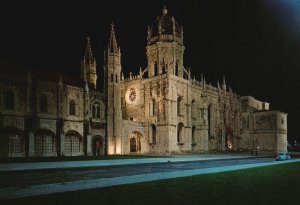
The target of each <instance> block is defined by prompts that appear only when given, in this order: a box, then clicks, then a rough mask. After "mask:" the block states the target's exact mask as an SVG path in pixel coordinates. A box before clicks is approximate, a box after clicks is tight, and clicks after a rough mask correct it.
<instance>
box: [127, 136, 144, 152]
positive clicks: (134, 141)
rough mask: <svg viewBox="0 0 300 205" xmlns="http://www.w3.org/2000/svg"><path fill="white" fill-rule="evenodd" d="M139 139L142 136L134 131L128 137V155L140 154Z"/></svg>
mask: <svg viewBox="0 0 300 205" xmlns="http://www.w3.org/2000/svg"><path fill="white" fill-rule="evenodd" d="M141 137H142V134H141V133H139V132H137V131H134V132H132V133H131V135H130V139H129V141H130V145H129V146H130V153H138V152H141Z"/></svg>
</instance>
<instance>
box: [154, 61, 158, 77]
mask: <svg viewBox="0 0 300 205" xmlns="http://www.w3.org/2000/svg"><path fill="white" fill-rule="evenodd" d="M157 71H158V66H157V62H155V63H154V76H157V73H158V72H157Z"/></svg>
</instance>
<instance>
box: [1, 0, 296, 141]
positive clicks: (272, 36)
mask: <svg viewBox="0 0 300 205" xmlns="http://www.w3.org/2000/svg"><path fill="white" fill-rule="evenodd" d="M164 3H166V5H167V9H168V13H169V14H171V15H173V16H174V17H175V20H176V21H177V22H178V23H179V24H180V25H182V26H183V28H184V43H185V47H186V50H185V56H184V65H185V67H191V71H192V74H193V75H195V76H196V79H198V80H199V79H200V75H201V73H203V74H204V76H205V77H206V79H207V81H208V82H211V83H212V84H213V85H216V84H217V81H218V80H219V81H220V82H221V81H222V78H223V75H225V76H226V81H227V84H228V85H230V86H231V88H232V89H233V91H235V92H237V93H238V94H240V95H251V96H254V97H255V98H257V99H258V100H261V101H265V102H270V103H271V107H270V108H271V109H274V110H280V111H283V112H286V113H288V114H289V115H288V132H289V133H288V138H289V140H290V141H294V140H295V139H297V140H299V141H300V133H299V131H298V129H297V127H298V121H297V116H300V95H299V94H300V1H299V0H209V1H208V0H194V1H183V0H166V1H163V0H148V1H146V0H144V1H143V0H127V1H125V0H115V1H97V3H95V2H94V3H91V2H88V1H81V2H79V3H75V2H72V3H70V2H69V3H59V4H54V3H46V2H44V1H37V2H34V3H33V2H30V1H20V2H18V3H17V2H16V1H7V3H2V2H1V7H0V19H1V20H0V25H1V29H0V63H9V64H17V65H19V66H20V67H29V68H30V69H34V70H46V71H51V72H60V73H63V74H67V75H71V76H79V71H80V61H81V59H82V57H83V53H84V47H85V39H86V37H87V36H90V37H91V43H92V48H93V52H94V55H95V57H96V59H97V63H98V67H97V69H98V72H99V75H100V72H101V70H102V68H103V51H104V48H105V47H106V43H107V41H108V37H109V32H110V24H111V23H112V22H114V24H115V30H116V36H117V41H118V43H119V45H120V47H121V52H122V67H123V72H124V74H125V76H128V75H129V72H130V71H132V72H133V73H136V74H137V73H138V70H139V67H140V66H142V67H143V68H145V67H146V54H145V51H146V48H145V47H146V36H147V26H148V25H152V24H153V23H154V21H155V19H156V16H158V15H161V11H162V8H163V4H164ZM0 70H2V72H5V67H3V66H2V67H1V68H0ZM98 82H99V81H98Z"/></svg>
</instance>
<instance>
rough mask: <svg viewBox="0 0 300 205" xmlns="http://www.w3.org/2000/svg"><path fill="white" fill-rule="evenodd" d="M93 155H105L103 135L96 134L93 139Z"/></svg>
mask: <svg viewBox="0 0 300 205" xmlns="http://www.w3.org/2000/svg"><path fill="white" fill-rule="evenodd" d="M92 150H93V156H101V155H104V140H103V137H102V136H95V137H94V138H93V141H92Z"/></svg>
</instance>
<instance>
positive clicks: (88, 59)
mask: <svg viewBox="0 0 300 205" xmlns="http://www.w3.org/2000/svg"><path fill="white" fill-rule="evenodd" d="M86 40H87V42H86V48H85V53H84V58H83V60H84V62H85V63H88V64H92V63H94V60H95V59H94V58H93V52H92V48H91V38H90V37H87V38H86Z"/></svg>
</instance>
